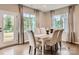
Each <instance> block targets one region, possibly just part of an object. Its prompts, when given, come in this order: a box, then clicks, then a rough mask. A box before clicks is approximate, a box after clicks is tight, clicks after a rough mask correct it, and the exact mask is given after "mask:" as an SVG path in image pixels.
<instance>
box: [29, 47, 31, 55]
mask: <svg viewBox="0 0 79 59" xmlns="http://www.w3.org/2000/svg"><path fill="white" fill-rule="evenodd" d="M30 51H31V46H29V54H30Z"/></svg>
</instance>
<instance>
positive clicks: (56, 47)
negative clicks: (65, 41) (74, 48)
mask: <svg viewBox="0 0 79 59" xmlns="http://www.w3.org/2000/svg"><path fill="white" fill-rule="evenodd" d="M57 50H58V43H56V44H55V51H57Z"/></svg>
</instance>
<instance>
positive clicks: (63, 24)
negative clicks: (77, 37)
mask: <svg viewBox="0 0 79 59" xmlns="http://www.w3.org/2000/svg"><path fill="white" fill-rule="evenodd" d="M52 26H53V28H54V29H64V30H65V31H66V30H67V13H66V14H60V15H55V16H53V24H52Z"/></svg>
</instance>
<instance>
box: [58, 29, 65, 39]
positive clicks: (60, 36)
mask: <svg viewBox="0 0 79 59" xmlns="http://www.w3.org/2000/svg"><path fill="white" fill-rule="evenodd" d="M63 31H64V29H61V30H59V34H58V41H61V40H62V34H63Z"/></svg>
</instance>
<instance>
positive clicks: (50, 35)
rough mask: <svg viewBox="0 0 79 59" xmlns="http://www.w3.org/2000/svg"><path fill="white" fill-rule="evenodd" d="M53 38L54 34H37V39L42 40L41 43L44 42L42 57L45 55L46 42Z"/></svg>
mask: <svg viewBox="0 0 79 59" xmlns="http://www.w3.org/2000/svg"><path fill="white" fill-rule="evenodd" d="M52 36H53V33H51V34H35V38H38V39H40V41H41V42H42V55H44V50H45V49H44V46H45V40H48V39H50V38H52Z"/></svg>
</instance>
